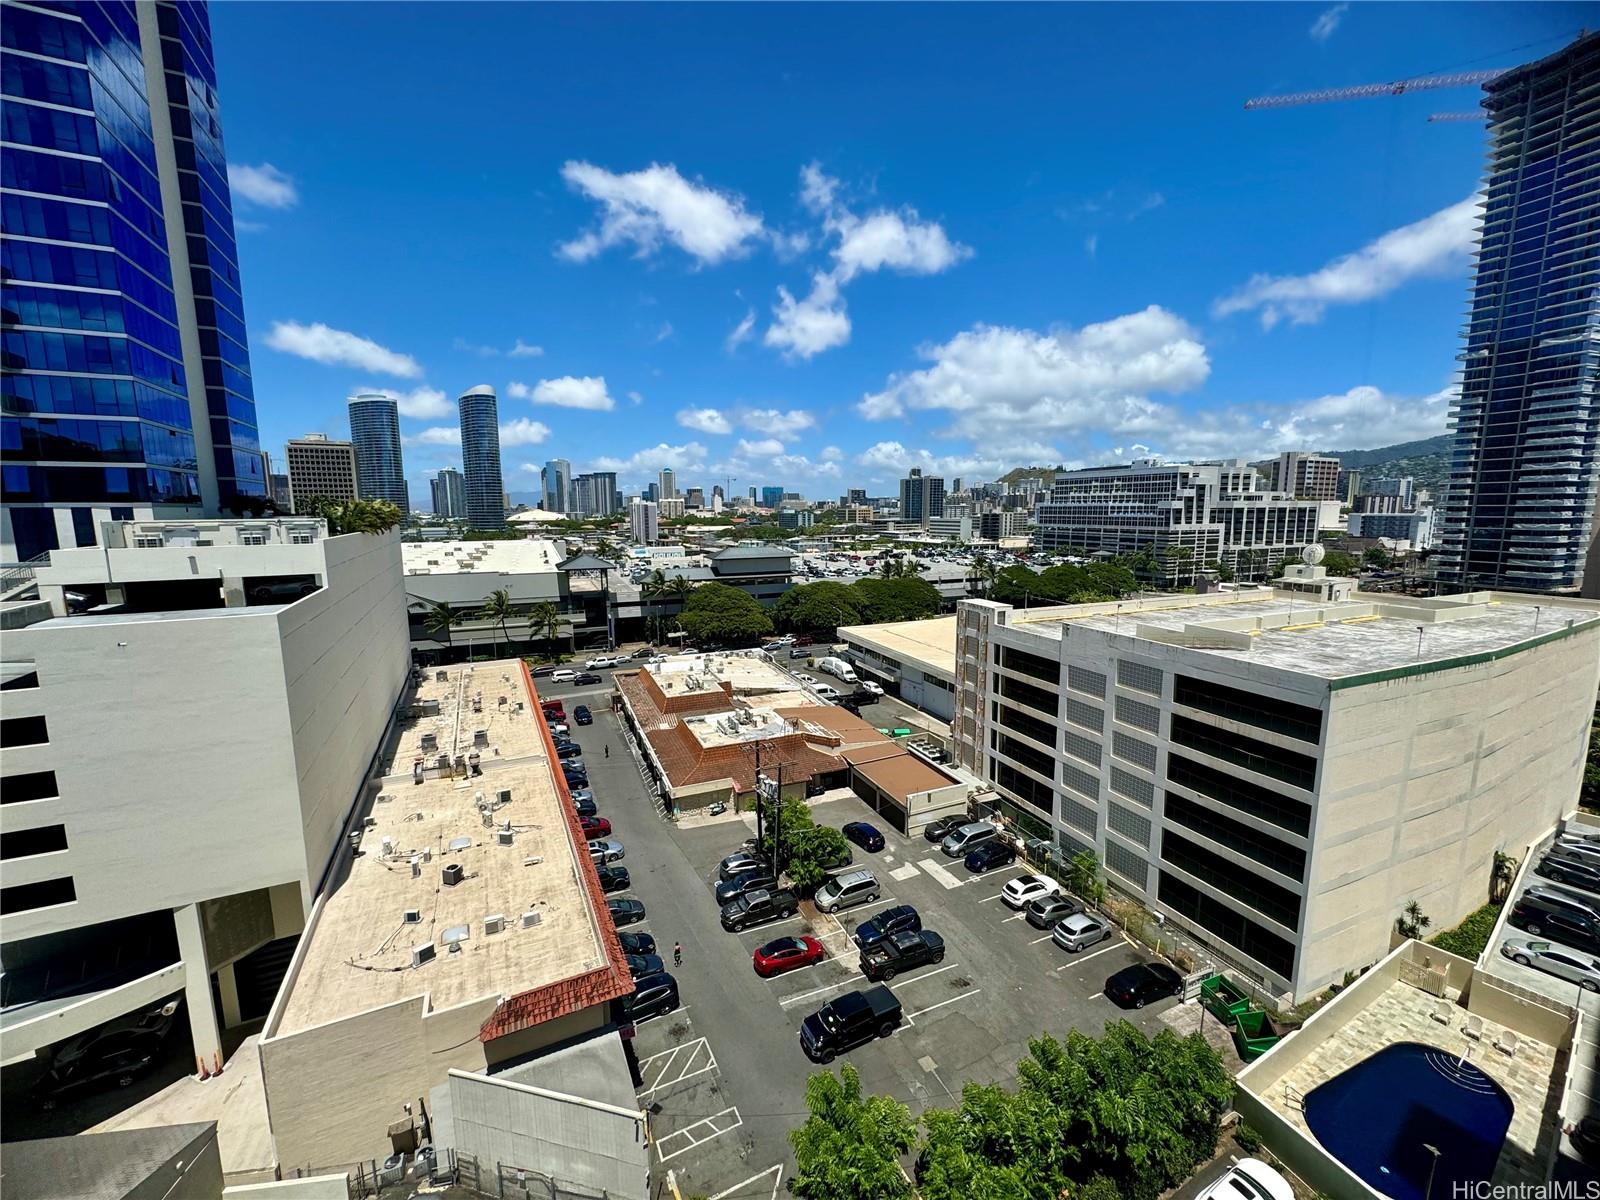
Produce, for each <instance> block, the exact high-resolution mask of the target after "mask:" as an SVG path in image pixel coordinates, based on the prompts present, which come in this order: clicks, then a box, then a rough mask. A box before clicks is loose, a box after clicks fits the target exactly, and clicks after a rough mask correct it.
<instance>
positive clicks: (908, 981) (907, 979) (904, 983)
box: [863, 963, 961, 987]
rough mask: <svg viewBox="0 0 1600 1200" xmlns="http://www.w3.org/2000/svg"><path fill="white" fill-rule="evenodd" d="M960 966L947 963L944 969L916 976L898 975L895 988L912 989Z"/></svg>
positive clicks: (936, 968) (940, 968)
mask: <svg viewBox="0 0 1600 1200" xmlns="http://www.w3.org/2000/svg"><path fill="white" fill-rule="evenodd" d="M960 965H961V964H960V963H946V964H945V965H944V966H942V967H935V968H934V969H933V970H931V971H921V972H918V973H917V974H915V975H896V976H895V977H894V980H895V986H896V987H910V986H911V985H912V984H914V983H921V982H922V981H923V980H924V979H932V978H933V977H934V976H935V975H943V974H944V973H945V972H946V971H954V970H955V969H956V968H957V967H959V966H960ZM913 970H915V968H913ZM863 978H865V977H863Z"/></svg>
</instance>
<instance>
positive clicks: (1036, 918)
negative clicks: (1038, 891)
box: [1022, 892, 1083, 929]
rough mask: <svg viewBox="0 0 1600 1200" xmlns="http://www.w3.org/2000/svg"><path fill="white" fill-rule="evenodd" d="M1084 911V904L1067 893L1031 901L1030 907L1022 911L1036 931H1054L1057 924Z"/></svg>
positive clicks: (1057, 893)
mask: <svg viewBox="0 0 1600 1200" xmlns="http://www.w3.org/2000/svg"><path fill="white" fill-rule="evenodd" d="M1082 911H1083V904H1082V902H1081V901H1078V900H1074V899H1073V898H1072V897H1071V896H1069V895H1067V894H1066V893H1065V892H1056V893H1055V894H1054V895H1052V896H1040V897H1039V898H1038V899H1037V900H1030V901H1028V907H1026V908H1025V909H1023V910H1022V912H1023V915H1024V916H1026V917H1027V918H1028V924H1029V925H1032V926H1033V927H1034V928H1035V929H1054V928H1055V926H1056V924H1057V922H1060V921H1064V920H1066V919H1067V918H1068V917H1070V916H1072V915H1073V914H1074V913H1081V912H1082Z"/></svg>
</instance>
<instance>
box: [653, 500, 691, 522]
mask: <svg viewBox="0 0 1600 1200" xmlns="http://www.w3.org/2000/svg"><path fill="white" fill-rule="evenodd" d="M686 511H687V507H686V505H685V504H684V500H683V497H682V496H663V497H662V498H661V499H660V500H658V501H657V502H656V515H657V516H658V517H660V518H661V519H662V520H663V521H665V520H669V519H671V518H673V517H681V516H683V515H684V514H685V512H686Z"/></svg>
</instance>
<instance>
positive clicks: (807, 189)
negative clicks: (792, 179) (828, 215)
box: [800, 162, 839, 216]
mask: <svg viewBox="0 0 1600 1200" xmlns="http://www.w3.org/2000/svg"><path fill="white" fill-rule="evenodd" d="M838 194H839V181H838V180H837V179H835V178H833V176H831V175H829V174H828V173H827V172H825V171H824V170H823V169H822V164H821V163H819V162H809V163H807V164H806V165H805V166H803V167H801V168H800V203H802V204H804V205H805V206H806V208H808V209H810V210H811V211H812V212H814V213H816V214H817V215H818V216H821V215H822V214H823V213H825V212H827V211H829V210H830V209H831V208H833V201H834V197H835V196H837V195H838Z"/></svg>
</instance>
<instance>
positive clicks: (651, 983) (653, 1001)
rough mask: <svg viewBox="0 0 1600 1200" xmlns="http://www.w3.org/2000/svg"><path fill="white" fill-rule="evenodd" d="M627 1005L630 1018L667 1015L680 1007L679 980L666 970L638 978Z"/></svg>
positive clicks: (639, 1018)
mask: <svg viewBox="0 0 1600 1200" xmlns="http://www.w3.org/2000/svg"><path fill="white" fill-rule="evenodd" d="M626 1007H627V1010H628V1016H629V1018H630V1019H632V1020H635V1021H642V1020H644V1019H645V1018H646V1017H660V1016H665V1015H666V1014H667V1013H669V1012H671V1011H672V1010H673V1009H675V1008H677V1007H678V981H677V980H676V979H674V978H673V977H672V976H671V975H668V974H667V973H666V972H665V971H663V972H661V973H660V974H659V975H646V976H645V977H644V978H643V979H637V980H635V981H634V984H633V995H632V996H631V997H629V998H628V1001H627V1005H626Z"/></svg>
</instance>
